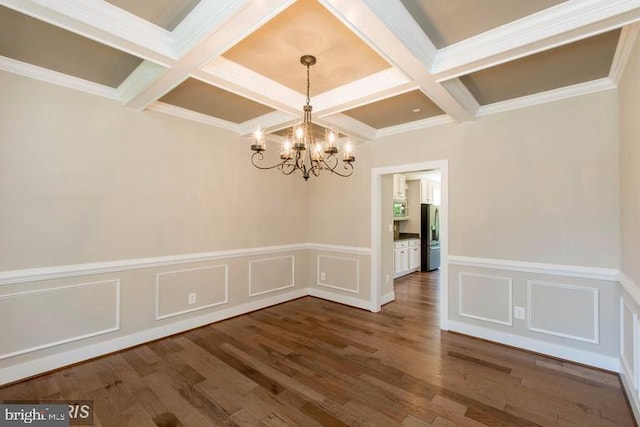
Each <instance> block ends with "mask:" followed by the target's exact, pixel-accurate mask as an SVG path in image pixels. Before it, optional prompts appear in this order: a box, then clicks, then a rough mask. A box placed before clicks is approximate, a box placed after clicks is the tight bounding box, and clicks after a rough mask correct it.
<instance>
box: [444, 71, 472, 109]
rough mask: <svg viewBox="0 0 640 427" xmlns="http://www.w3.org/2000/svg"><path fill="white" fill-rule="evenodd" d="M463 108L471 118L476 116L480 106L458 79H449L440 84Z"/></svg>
mask: <svg viewBox="0 0 640 427" xmlns="http://www.w3.org/2000/svg"><path fill="white" fill-rule="evenodd" d="M441 84H442V86H443V87H444V88H445V89H446V90H447V91H448V92H449V93H450V94H451V96H453V97H454V98H455V99H456V100H457V101H458V102H459V103H460V105H462V106H463V108H464V109H465V110H466V111H468V112H469V113H471V114H472V115H473V116H475V115H476V114H478V110H479V109H480V104H478V101H477V100H476V98H475V97H474V96H473V94H472V93H471V92H470V91H469V89H468V88H467V87H466V86H465V85H464V83H462V80H460V79H451V80H447V81H446V82H442V83H441Z"/></svg>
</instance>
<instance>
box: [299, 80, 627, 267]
mask: <svg viewBox="0 0 640 427" xmlns="http://www.w3.org/2000/svg"><path fill="white" fill-rule="evenodd" d="M360 151H361V152H364V153H365V154H366V156H364V157H366V160H367V162H364V161H363V162H360V163H359V164H358V168H364V169H365V170H368V169H369V168H375V167H382V166H390V165H401V164H410V163H416V162H424V161H431V160H440V159H448V161H449V212H450V214H449V216H450V219H449V238H450V246H449V248H450V249H449V253H450V254H452V255H459V256H469V257H482V258H496V259H511V260H521V261H531V262H542V263H555V264H567V265H578V266H589V267H607V268H617V267H618V262H619V254H620V249H619V237H618V229H619V208H618V204H619V197H618V178H617V177H618V143H617V101H616V92H615V91H606V92H599V93H595V94H591V95H585V96H580V97H575V98H570V99H566V100H563V101H558V102H553V103H549V104H545V105H540V106H534V107H529V108H524V109H520V110H515V111H511V112H507V113H503V114H496V115H492V116H487V117H482V118H479V119H478V120H477V121H475V122H470V123H463V124H450V125H444V126H438V127H433V128H428V129H423V130H419V131H414V132H408V133H406V134H402V135H395V136H390V137H387V138H384V139H380V140H379V141H376V142H374V143H371V144H367V145H365V146H362V147H361V148H360ZM316 185H319V184H316ZM340 189H341V190H342V191H339V190H340ZM325 190H326V192H325V193H324V195H323V196H322V197H319V198H317V199H315V200H314V201H313V206H314V208H311V209H310V218H311V221H312V223H313V224H315V230H314V231H313V232H311V233H312V234H313V233H318V234H319V235H321V234H322V233H323V232H325V231H327V232H330V233H331V235H337V236H340V238H341V241H344V242H347V241H348V242H349V243H353V244H355V245H357V246H366V245H368V244H369V238H368V233H369V228H370V224H369V221H368V220H367V217H368V212H366V210H368V204H369V197H370V191H371V190H370V179H360V180H354V181H352V182H350V184H349V186H348V187H347V186H343V187H337V186H336V188H335V189H334V190H335V191H331V189H329V188H328V187H327V188H325ZM324 197H326V199H325V198H324ZM329 201H330V202H329ZM343 204H346V205H347V206H361V208H360V211H362V212H363V215H362V221H358V222H355V223H352V222H342V223H341V222H340V221H337V222H336V223H328V222H327V221H325V220H324V216H325V213H326V209H324V208H325V205H330V206H342V205H343ZM347 236H348V237H347Z"/></svg>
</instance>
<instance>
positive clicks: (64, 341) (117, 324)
mask: <svg viewBox="0 0 640 427" xmlns="http://www.w3.org/2000/svg"><path fill="white" fill-rule="evenodd" d="M106 284H115V286H116V299H115V312H114V315H115V316H114V317H115V319H114V320H115V325H114V326H113V327H112V328H107V329H101V330H99V331H95V332H90V333H87V334H83V335H78V336H75V337H69V338H65V339H62V340H58V341H53V342H49V343H46V344H41V345H37V346H34V347H29V348H25V349H22V350H17V351H14V352H11V353H6V354H0V360H2V359H7V358H10V357H14V356H19V355H21V354H25V353H31V352H33V351H37V350H42V349H45V348H49V347H55V346H58V345H62V344H67V343H71V342H74V341H80V340H83V339H85V338H90V337H95V336H98V335H104V334H107V333H110V332H116V331H118V330H120V280H119V279H114V280H105V281H101V282H91V283H81V284H77V285H70V286H59V287H55V288H47V289H37V290H33V291H25V292H16V293H12V294H5V295H0V300H2V299H8V298H20V297H23V296H28V295H37V294H44V293H49V292H60V291H65V290H68V289H75V288H85V287H90V286H96V285H106Z"/></svg>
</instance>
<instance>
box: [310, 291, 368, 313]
mask: <svg viewBox="0 0 640 427" xmlns="http://www.w3.org/2000/svg"><path fill="white" fill-rule="evenodd" d="M308 291H309V296H312V297H316V298H322V299H324V300H327V301H333V302H337V303H340V304H344V305H348V306H350V307H355V308H361V309H362V310H369V311H371V302H370V301H367V300H365V299H362V298H357V297H352V296H349V295H342V294H338V293H335V292H331V291H328V290H325V289H317V288H309V289H308Z"/></svg>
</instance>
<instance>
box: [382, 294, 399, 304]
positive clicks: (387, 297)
mask: <svg viewBox="0 0 640 427" xmlns="http://www.w3.org/2000/svg"><path fill="white" fill-rule="evenodd" d="M395 300H396V293H395V292H394V291H391V292H389V293H387V294H384V295H382V296H381V297H380V304H381V305H385V304H389V303H390V302H393V301H395Z"/></svg>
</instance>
